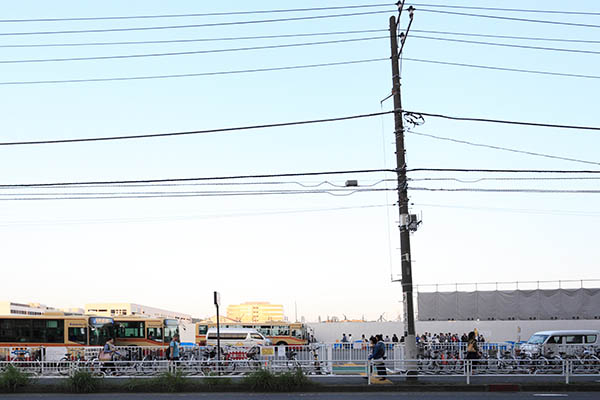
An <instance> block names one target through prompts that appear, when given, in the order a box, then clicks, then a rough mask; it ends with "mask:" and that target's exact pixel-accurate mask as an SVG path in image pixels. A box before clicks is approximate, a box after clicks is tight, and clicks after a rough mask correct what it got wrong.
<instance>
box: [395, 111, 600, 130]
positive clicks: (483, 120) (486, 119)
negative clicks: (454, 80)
mask: <svg viewBox="0 0 600 400" xmlns="http://www.w3.org/2000/svg"><path fill="white" fill-rule="evenodd" d="M403 111H404V113H407V114H416V115H422V116H423V115H424V116H426V117H432V118H443V119H449V120H453V121H469V122H490V123H495V124H508V125H524V126H536V127H540V128H561V129H579V130H591V131H600V127H598V126H582V125H562V124H546V123H541V122H529V121H511V120H504V119H490V118H472V117H456V116H452V115H444V114H434V113H426V112H418V111H408V110H403Z"/></svg>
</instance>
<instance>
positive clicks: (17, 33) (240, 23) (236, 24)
mask: <svg viewBox="0 0 600 400" xmlns="http://www.w3.org/2000/svg"><path fill="white" fill-rule="evenodd" d="M384 13H385V14H389V13H390V11H365V12H356V13H345V14H326V15H310V16H306V17H290V18H273V19H261V20H249V21H248V20H242V21H231V22H212V23H208V24H186V25H164V26H140V27H129V28H102V29H80V30H78V29H75V30H62V31H34V32H1V33H0V36H31V35H59V34H79V33H105V32H133V31H151V30H166V29H189V28H210V27H216V26H239V25H249V24H265V23H273V22H291V21H306V20H316V19H326V18H340V17H357V16H363V15H374V14H384Z"/></svg>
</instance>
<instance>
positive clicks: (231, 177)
mask: <svg viewBox="0 0 600 400" xmlns="http://www.w3.org/2000/svg"><path fill="white" fill-rule="evenodd" d="M379 172H389V173H395V172H396V170H395V169H389V168H379V169H354V170H336V171H314V172H289V173H279V174H254V175H226V176H206V177H195V178H163V179H128V180H112V181H79V182H51V183H13V184H0V188H2V189H6V188H23V187H54V186H81V185H122V184H137V183H165V182H200V181H223V180H237V179H263V178H289V177H294V176H323V175H352V174H371V173H379Z"/></svg>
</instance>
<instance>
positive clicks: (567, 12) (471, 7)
mask: <svg viewBox="0 0 600 400" xmlns="http://www.w3.org/2000/svg"><path fill="white" fill-rule="evenodd" d="M411 5H413V6H415V7H435V8H458V9H465V10H486V11H508V12H521V13H536V14H565V15H600V12H593V11H572V10H540V9H531V8H529V9H527V8H500V7H480V6H464V5H455V4H428V3H411Z"/></svg>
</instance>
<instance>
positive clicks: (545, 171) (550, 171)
mask: <svg viewBox="0 0 600 400" xmlns="http://www.w3.org/2000/svg"><path fill="white" fill-rule="evenodd" d="M406 172H485V173H507V174H521V173H531V174H600V170H568V169H491V168H487V169H483V168H410V169H407V170H406Z"/></svg>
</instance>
